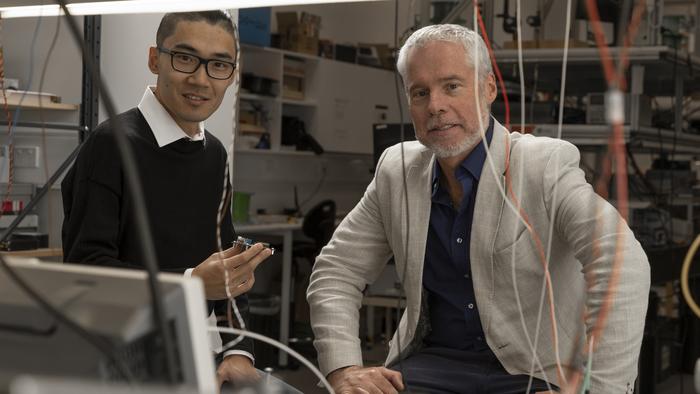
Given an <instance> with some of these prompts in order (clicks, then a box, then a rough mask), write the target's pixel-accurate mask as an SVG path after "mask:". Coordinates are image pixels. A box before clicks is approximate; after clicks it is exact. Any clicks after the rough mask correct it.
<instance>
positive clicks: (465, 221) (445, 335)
mask: <svg viewBox="0 0 700 394" xmlns="http://www.w3.org/2000/svg"><path fill="white" fill-rule="evenodd" d="M492 136H493V119H491V120H490V121H489V127H488V130H487V131H486V138H487V140H488V142H489V143H490V142H491V137H492ZM485 160H486V149H485V148H484V144H483V142H482V143H480V144H479V145H477V147H476V148H474V150H472V152H471V153H470V154H469V156H467V158H466V159H464V161H463V162H462V163H461V165H460V166H459V167H458V168H457V169H456V170H455V176H456V177H457V179H458V180H459V182H460V183H461V184H462V191H463V197H462V202H461V203H460V206H459V209H458V210H456V209H455V208H454V207H453V206H452V200H451V199H450V195H449V193H448V190H447V188H446V187H443V186H442V185H440V176H441V175H442V170H441V168H440V165H439V164H438V163H435V167H434V168H435V170H434V172H433V189H432V190H433V192H432V203H431V207H430V225H429V227H428V239H427V244H426V249H425V266H424V269H423V286H424V288H425V290H426V291H427V293H428V306H429V310H430V325H431V330H430V332H429V333H428V335H427V336H426V338H425V340H424V341H425V344H426V345H428V346H439V347H448V348H452V349H463V350H469V349H471V350H486V349H488V345H487V344H486V341H485V339H484V330H483V328H482V326H481V320H480V318H479V310H478V308H477V305H476V298H475V297H474V285H473V283H472V278H471V265H470V264H471V262H470V257H469V240H470V239H471V228H472V218H473V217H474V200H476V190H477V187H478V185H479V178H480V177H481V171H482V168H483V167H484V162H485Z"/></svg>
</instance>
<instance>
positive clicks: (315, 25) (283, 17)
mask: <svg viewBox="0 0 700 394" xmlns="http://www.w3.org/2000/svg"><path fill="white" fill-rule="evenodd" d="M320 28H321V17H320V16H316V15H312V14H309V13H306V12H302V13H301V18H299V19H297V13H296V12H278V13H277V31H278V33H279V35H280V41H281V42H280V46H281V48H282V49H288V50H290V51H294V52H301V53H307V54H309V55H318V36H319V30H320Z"/></svg>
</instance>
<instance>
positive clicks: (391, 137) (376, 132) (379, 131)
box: [372, 123, 416, 167]
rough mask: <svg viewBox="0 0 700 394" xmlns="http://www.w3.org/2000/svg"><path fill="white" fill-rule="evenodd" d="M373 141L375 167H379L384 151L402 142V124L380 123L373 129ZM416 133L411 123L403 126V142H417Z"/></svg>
mask: <svg viewBox="0 0 700 394" xmlns="http://www.w3.org/2000/svg"><path fill="white" fill-rule="evenodd" d="M372 129H373V130H372V141H373V143H374V150H373V151H374V166H375V167H377V163H378V162H379V158H380V157H382V153H384V150H385V149H386V148H388V147H390V146H392V145H396V144H398V143H399V142H401V141H402V139H401V123H379V124H374V125H373V127H372ZM415 140H416V133H415V132H414V131H413V125H412V124H411V123H404V124H403V141H415Z"/></svg>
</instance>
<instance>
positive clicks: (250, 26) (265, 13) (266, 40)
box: [238, 7, 270, 47]
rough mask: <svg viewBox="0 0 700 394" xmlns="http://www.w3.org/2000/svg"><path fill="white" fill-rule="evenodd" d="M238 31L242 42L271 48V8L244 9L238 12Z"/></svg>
mask: <svg viewBox="0 0 700 394" xmlns="http://www.w3.org/2000/svg"><path fill="white" fill-rule="evenodd" d="M238 30H239V32H240V34H241V42H242V43H246V44H252V45H258V46H261V47H269V46H270V7H263V8H244V9H241V10H239V11H238Z"/></svg>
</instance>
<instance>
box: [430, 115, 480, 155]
mask: <svg viewBox="0 0 700 394" xmlns="http://www.w3.org/2000/svg"><path fill="white" fill-rule="evenodd" d="M482 108H484V107H483V106H482ZM489 110H490V108H489ZM488 114H489V112H487V113H486V116H485V117H484V120H483V122H481V124H482V127H484V128H487V127H488V125H489V115H488ZM478 127H479V125H478V124H477V125H476V126H475V128H474V129H475V130H474V132H472V133H465V134H464V138H462V140H460V141H459V142H458V143H456V144H453V145H449V146H443V145H439V144H436V143H425V142H424V141H420V143H421V144H423V145H424V146H425V147H427V148H428V149H430V150H431V151H433V153H434V154H435V157H437V158H438V159H446V158H448V157H454V156H459V155H461V154H463V153H464V152H468V151H470V150H472V149H473V148H474V147H476V145H477V144H478V143H479V142H481V133H480V132H478V131H477V129H478ZM484 132H485V131H484Z"/></svg>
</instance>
